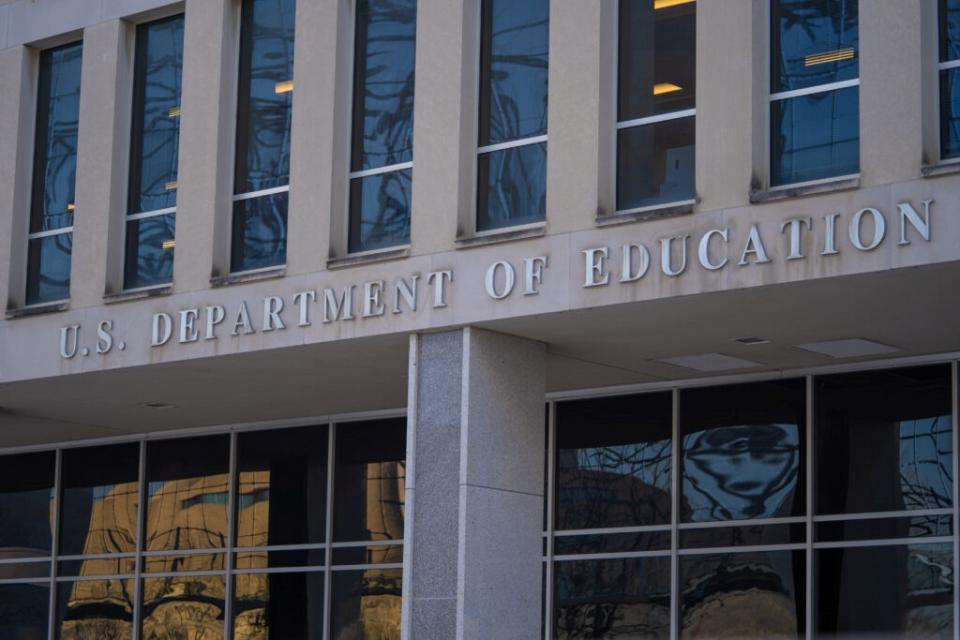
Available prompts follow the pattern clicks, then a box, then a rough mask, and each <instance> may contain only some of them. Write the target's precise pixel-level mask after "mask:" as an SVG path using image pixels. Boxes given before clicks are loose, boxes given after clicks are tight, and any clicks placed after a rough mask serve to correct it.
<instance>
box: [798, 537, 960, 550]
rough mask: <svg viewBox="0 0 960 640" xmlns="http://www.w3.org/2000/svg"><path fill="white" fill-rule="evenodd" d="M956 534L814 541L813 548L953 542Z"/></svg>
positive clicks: (853, 547)
mask: <svg viewBox="0 0 960 640" xmlns="http://www.w3.org/2000/svg"><path fill="white" fill-rule="evenodd" d="M955 538H956V535H953V536H930V537H928V538H878V539H876V540H841V541H837V542H833V541H831V542H814V543H813V548H814V550H820V549H860V548H863V547H899V546H917V545H930V544H946V543H950V544H953V543H954V541H955Z"/></svg>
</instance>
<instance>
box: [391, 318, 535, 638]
mask: <svg viewBox="0 0 960 640" xmlns="http://www.w3.org/2000/svg"><path fill="white" fill-rule="evenodd" d="M545 362H546V349H545V346H544V345H543V344H541V343H537V342H532V341H529V340H524V339H520V338H514V337H511V336H506V335H503V334H498V333H492V332H489V331H484V330H481V329H475V328H472V327H468V328H465V329H460V330H456V331H450V332H446V333H438V334H429V335H422V336H413V337H412V338H411V346H410V378H409V380H410V382H409V384H410V387H409V400H408V434H407V486H406V510H407V511H406V530H405V536H404V538H405V546H404V567H405V569H404V582H403V601H404V604H403V606H404V612H403V638H404V639H405V640H431V639H437V640H441V639H442V640H451V639H453V638H456V639H457V640H467V639H477V640H480V639H487V638H536V637H538V636H539V634H540V627H541V618H542V616H541V581H542V565H543V561H542V557H543V541H542V540H543V494H544V487H543V479H544V428H545V417H544V402H545V400H544V390H545V382H544V380H545Z"/></svg>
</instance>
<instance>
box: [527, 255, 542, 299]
mask: <svg viewBox="0 0 960 640" xmlns="http://www.w3.org/2000/svg"><path fill="white" fill-rule="evenodd" d="M546 266H547V256H537V257H535V258H524V259H523V273H524V283H525V285H526V286H525V287H524V290H523V295H525V296H535V295H537V294H538V293H540V292H539V291H538V290H537V286H538V285H541V284H543V270H544V269H545V268H546Z"/></svg>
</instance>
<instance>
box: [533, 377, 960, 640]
mask: <svg viewBox="0 0 960 640" xmlns="http://www.w3.org/2000/svg"><path fill="white" fill-rule="evenodd" d="M957 386H958V381H957V379H956V372H955V370H952V366H951V365H949V364H938V365H929V366H917V367H909V368H897V369H889V370H876V371H868V372H856V373H843V374H830V375H816V376H806V377H797V378H792V379H790V378H784V379H775V380H769V381H759V382H750V383H744V384H734V385H722V386H697V387H691V388H683V389H674V390H668V391H654V392H649V393H643V394H639V395H631V396H619V397H605V398H592V399H575V400H564V401H556V402H551V403H549V414H548V415H549V420H548V429H547V431H548V434H547V448H548V451H547V460H548V466H549V468H548V478H549V481H548V487H547V501H546V511H547V527H546V531H545V533H544V577H545V582H544V602H545V616H544V629H545V631H544V636H545V637H546V638H549V639H563V640H572V639H575V638H611V639H612V638H619V639H624V640H625V639H627V638H630V639H632V638H716V637H737V638H770V637H777V638H814V637H816V638H836V639H841V638H866V637H878V636H882V637H885V638H886V637H890V638H901V637H926V638H953V637H957V636H956V634H957V605H956V590H955V586H954V581H955V578H954V576H955V575H956V560H957V551H956V550H957V547H958V544H960V541H958V538H957V535H956V532H955V530H954V518H955V511H956V503H955V501H954V495H955V493H956V491H957V487H956V486H955V483H956V482H957V473H956V458H955V455H954V449H955V448H956V438H957V434H956V421H957V417H956V412H957V408H956V402H957V399H956V396H957Z"/></svg>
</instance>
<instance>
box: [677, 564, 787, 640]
mask: <svg viewBox="0 0 960 640" xmlns="http://www.w3.org/2000/svg"><path fill="white" fill-rule="evenodd" d="M805 576H806V563H805V561H804V552H802V551H760V552H751V553H727V554H722V555H694V556H682V557H681V558H680V636H681V637H683V638H720V637H723V638H743V639H746V638H758V639H759V638H802V637H803V636H804V616H805V614H804V610H805V608H804V597H805V589H806V587H805V586H804V583H805V580H804V577H805Z"/></svg>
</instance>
